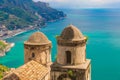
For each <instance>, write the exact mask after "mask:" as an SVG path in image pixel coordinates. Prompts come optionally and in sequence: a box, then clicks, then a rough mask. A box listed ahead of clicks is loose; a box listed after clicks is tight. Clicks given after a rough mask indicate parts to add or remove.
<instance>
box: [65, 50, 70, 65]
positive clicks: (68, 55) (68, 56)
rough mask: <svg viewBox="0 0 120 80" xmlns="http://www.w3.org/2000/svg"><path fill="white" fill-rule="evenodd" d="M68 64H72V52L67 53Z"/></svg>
mask: <svg viewBox="0 0 120 80" xmlns="http://www.w3.org/2000/svg"><path fill="white" fill-rule="evenodd" d="M66 63H67V64H71V52H70V51H66Z"/></svg>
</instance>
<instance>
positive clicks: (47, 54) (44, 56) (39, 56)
mask: <svg viewBox="0 0 120 80" xmlns="http://www.w3.org/2000/svg"><path fill="white" fill-rule="evenodd" d="M24 59H25V63H27V62H29V61H31V60H34V61H36V62H38V63H40V64H42V65H45V66H48V65H49V66H50V64H51V42H50V41H49V40H48V38H47V37H46V36H45V35H44V34H43V33H42V32H35V33H34V34H32V35H31V36H30V38H29V39H28V40H27V41H25V42H24Z"/></svg>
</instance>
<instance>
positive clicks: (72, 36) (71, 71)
mask: <svg viewBox="0 0 120 80" xmlns="http://www.w3.org/2000/svg"><path fill="white" fill-rule="evenodd" d="M86 41H87V39H86V37H84V36H83V34H82V33H81V32H80V31H79V29H77V28H76V27H75V26H73V25H69V26H68V27H66V28H65V29H64V30H63V32H62V33H61V35H60V36H58V37H57V44H58V54H57V59H56V62H54V64H53V65H52V66H51V69H52V71H51V80H91V66H90V65H91V64H90V60H89V59H86Z"/></svg>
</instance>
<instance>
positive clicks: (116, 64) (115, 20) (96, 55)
mask: <svg viewBox="0 0 120 80" xmlns="http://www.w3.org/2000/svg"><path fill="white" fill-rule="evenodd" d="M65 12H66V13H67V15H68V16H67V18H66V19H64V20H60V21H56V22H53V23H48V25H47V26H46V27H45V28H42V29H41V31H42V32H44V33H45V34H46V35H47V36H48V38H49V39H50V40H51V41H52V44H53V47H52V60H53V61H54V58H55V55H56V53H57V50H56V39H55V36H56V35H59V34H60V33H61V31H62V30H63V29H64V27H66V26H67V25H69V24H74V25H76V26H77V27H78V28H79V29H80V30H81V31H82V32H83V34H84V35H86V36H88V37H89V40H88V43H87V58H90V59H92V80H120V10H117V9H116V10H103V9H96V10H87V9H86V10H65ZM35 31H36V30H33V31H29V32H26V33H23V34H20V35H18V36H15V37H13V38H9V39H7V41H9V42H15V47H14V48H12V50H11V51H10V52H8V53H7V55H6V56H5V57H1V58H0V63H2V64H4V65H6V66H8V67H19V66H21V65H22V64H23V63H24V62H23V60H24V58H23V53H24V50H23V42H24V41H25V40H27V39H28V37H29V36H30V35H31V34H32V33H34V32H35Z"/></svg>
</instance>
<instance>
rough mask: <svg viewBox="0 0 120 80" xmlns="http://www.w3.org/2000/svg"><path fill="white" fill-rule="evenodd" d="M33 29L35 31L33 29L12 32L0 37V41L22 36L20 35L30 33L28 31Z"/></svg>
mask: <svg viewBox="0 0 120 80" xmlns="http://www.w3.org/2000/svg"><path fill="white" fill-rule="evenodd" d="M34 29H35V27H32V28H25V29H17V30H13V31H11V33H10V34H7V35H5V36H2V37H0V40H6V39H8V38H11V37H14V36H17V35H19V34H22V33H24V32H27V31H30V30H34Z"/></svg>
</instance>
